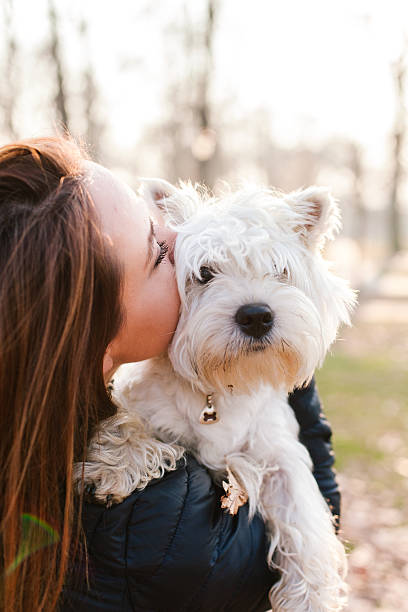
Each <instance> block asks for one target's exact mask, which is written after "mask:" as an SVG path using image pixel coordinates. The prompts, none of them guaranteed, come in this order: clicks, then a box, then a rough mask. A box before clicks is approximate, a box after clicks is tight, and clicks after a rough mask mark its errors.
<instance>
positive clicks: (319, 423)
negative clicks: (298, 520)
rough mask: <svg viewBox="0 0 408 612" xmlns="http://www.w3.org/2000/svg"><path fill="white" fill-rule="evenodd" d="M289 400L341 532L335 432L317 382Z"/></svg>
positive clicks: (303, 388)
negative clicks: (327, 415) (323, 404)
mask: <svg viewBox="0 0 408 612" xmlns="http://www.w3.org/2000/svg"><path fill="white" fill-rule="evenodd" d="M288 399H289V404H290V405H291V406H292V408H293V410H294V413H295V416H296V419H297V421H298V423H299V426H300V432H299V440H300V441H301V442H302V444H304V445H305V446H306V448H307V450H308V451H309V454H310V456H311V458H312V461H313V475H314V477H315V478H316V481H317V484H318V485H319V489H320V491H321V493H322V495H323V497H324V498H325V500H326V501H327V503H328V505H329V508H330V510H331V511H332V514H333V516H334V517H335V524H336V529H337V530H338V528H339V518H340V491H339V485H338V483H337V480H336V476H335V473H334V470H333V469H332V468H333V464H334V453H333V449H332V445H331V435H332V430H331V427H330V424H329V422H328V421H327V419H326V417H325V416H324V414H323V411H322V405H321V402H320V398H319V395H318V392H317V389H316V383H315V380H314V378H313V379H312V380H311V382H310V383H309V385H307V387H302V388H300V389H295V391H294V392H293V393H291V394H290V395H289V398H288Z"/></svg>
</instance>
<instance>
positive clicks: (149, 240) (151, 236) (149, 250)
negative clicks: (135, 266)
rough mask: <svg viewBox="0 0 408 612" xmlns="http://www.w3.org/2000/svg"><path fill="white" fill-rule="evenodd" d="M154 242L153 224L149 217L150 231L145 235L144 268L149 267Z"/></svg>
mask: <svg viewBox="0 0 408 612" xmlns="http://www.w3.org/2000/svg"><path fill="white" fill-rule="evenodd" d="M154 242H155V240H154V226H153V221H152V219H150V232H149V235H148V237H147V258H146V263H145V269H146V268H148V267H149V264H150V262H151V261H152V258H153V253H154Z"/></svg>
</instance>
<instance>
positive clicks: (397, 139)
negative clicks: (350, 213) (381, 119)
mask: <svg viewBox="0 0 408 612" xmlns="http://www.w3.org/2000/svg"><path fill="white" fill-rule="evenodd" d="M407 47H408V41H406V43H405V48H404V50H403V51H402V53H401V55H400V57H399V58H398V60H397V61H396V62H395V64H394V65H393V77H394V84H395V96H396V116H395V125H394V133H393V159H392V164H393V170H392V179H391V195H390V202H389V211H390V247H391V253H395V252H397V251H399V250H400V249H401V248H402V236H401V223H400V206H399V204H400V203H399V192H400V188H401V184H402V180H403V175H404V169H403V165H402V150H403V146H404V140H405V136H406V130H407V125H406V113H407V109H406V107H405V80H406V49H407Z"/></svg>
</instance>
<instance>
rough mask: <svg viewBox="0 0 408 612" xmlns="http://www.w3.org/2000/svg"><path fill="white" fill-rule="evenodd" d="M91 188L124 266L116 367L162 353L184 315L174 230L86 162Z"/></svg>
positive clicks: (113, 353)
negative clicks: (122, 315) (175, 263)
mask: <svg viewBox="0 0 408 612" xmlns="http://www.w3.org/2000/svg"><path fill="white" fill-rule="evenodd" d="M85 164H86V173H87V188H88V190H89V193H90V195H91V197H92V199H93V202H94V204H95V206H96V209H97V211H98V213H99V217H100V219H101V223H102V229H103V232H104V233H105V235H106V238H107V240H109V242H111V244H112V246H113V248H114V250H115V252H116V255H117V257H118V258H119V261H120V262H121V263H122V266H123V270H124V291H123V309H124V314H125V320H124V322H123V325H122V328H121V330H120V331H119V333H118V335H117V336H116V337H115V338H114V340H113V341H112V343H111V344H110V346H109V351H108V354H109V356H110V357H111V358H112V361H113V364H112V369H114V368H116V367H118V366H119V365H121V364H122V363H129V362H132V361H141V360H143V359H148V358H150V357H154V356H156V355H159V354H160V353H161V352H163V351H164V350H165V349H166V348H167V346H168V344H169V343H170V341H171V339H172V337H173V333H174V330H175V329H176V326H177V321H178V317H179V307H180V298H179V295H178V291H177V284H176V277H175V271H174V259H173V248H174V241H175V234H174V232H172V231H171V230H169V229H168V228H166V227H164V225H163V221H162V219H161V218H160V213H159V211H158V210H157V209H156V208H155V207H152V206H150V205H149V204H148V203H147V202H146V201H145V200H144V199H143V198H141V197H140V196H138V195H137V194H136V193H135V192H134V191H132V190H131V189H130V187H128V185H126V184H125V183H123V182H122V181H121V180H119V179H118V178H116V177H115V176H114V175H113V174H112V173H111V172H109V170H107V169H106V168H104V167H102V166H100V165H98V164H95V163H93V162H88V161H87V162H85Z"/></svg>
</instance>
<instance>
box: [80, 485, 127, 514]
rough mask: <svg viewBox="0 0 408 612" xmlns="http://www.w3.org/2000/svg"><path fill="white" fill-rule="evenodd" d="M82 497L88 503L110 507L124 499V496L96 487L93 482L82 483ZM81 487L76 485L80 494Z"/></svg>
mask: <svg viewBox="0 0 408 612" xmlns="http://www.w3.org/2000/svg"><path fill="white" fill-rule="evenodd" d="M82 490H83V498H84V500H85V501H86V502H88V503H90V504H99V505H102V506H105V507H106V508H110V507H111V506H113V505H115V504H120V503H121V502H122V501H123V500H124V496H122V495H118V494H115V493H108V494H107V493H106V492H105V491H103V490H101V488H100V487H98V484H97V483H95V482H87V483H84V485H83V489H82ZM82 490H81V487H80V486H78V487H77V493H78V494H81V492H82Z"/></svg>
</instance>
